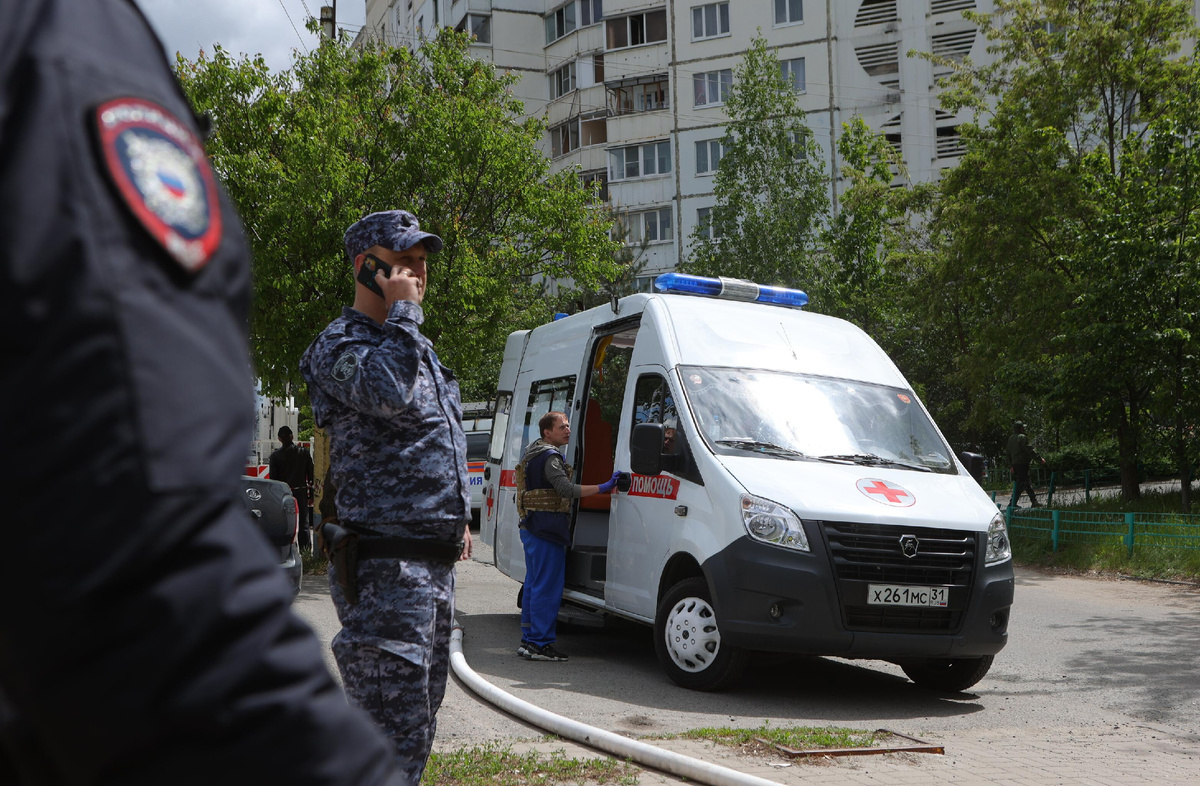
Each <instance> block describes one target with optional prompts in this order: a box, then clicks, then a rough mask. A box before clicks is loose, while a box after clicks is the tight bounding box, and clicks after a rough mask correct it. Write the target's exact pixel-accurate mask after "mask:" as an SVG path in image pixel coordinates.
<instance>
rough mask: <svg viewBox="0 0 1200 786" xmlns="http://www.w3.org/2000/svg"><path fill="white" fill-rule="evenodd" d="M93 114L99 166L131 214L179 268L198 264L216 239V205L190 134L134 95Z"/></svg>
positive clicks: (211, 182)
mask: <svg viewBox="0 0 1200 786" xmlns="http://www.w3.org/2000/svg"><path fill="white" fill-rule="evenodd" d="M95 122H96V129H97V132H98V136H99V142H100V150H101V153H102V158H103V161H104V164H105V170H106V171H107V172H108V175H109V177H110V178H111V179H112V181H113V184H114V185H115V186H116V187H117V191H118V193H120V195H121V197H122V198H123V199H124V200H125V203H126V204H127V205H128V206H129V209H130V210H131V211H132V212H133V215H134V216H135V217H136V218H137V219H138V221H139V222H140V223H141V224H142V226H144V227H145V228H146V230H147V231H148V232H149V233H150V234H151V236H153V237H154V239H155V240H157V241H158V243H159V244H160V245H161V246H162V247H163V248H164V249H166V251H167V253H169V254H170V255H171V257H172V258H173V259H174V260H175V261H176V262H178V263H179V264H180V265H181V266H182V267H183V268H184V269H185V270H187V271H188V272H192V273H194V272H196V271H197V270H199V269H200V268H202V267H204V265H206V264H207V263H208V261H209V259H211V258H212V255H213V253H214V252H215V251H216V250H217V246H218V245H220V242H221V209H220V199H219V197H218V192H217V183H216V179H215V178H214V177H213V172H212V167H211V166H210V165H209V163H208V158H207V157H206V156H205V155H204V148H203V147H202V146H201V145H200V141H199V140H198V139H197V138H196V136H195V134H193V133H192V131H191V129H189V128H188V127H187V126H186V125H184V124H183V123H182V122H180V121H179V120H178V118H176V117H175V116H174V115H172V114H171V113H170V112H168V111H167V110H166V109H164V108H163V107H161V106H159V105H157V104H155V103H152V102H150V101H146V100H145V99H141V98H117V99H113V100H112V101H107V102H105V103H103V104H101V105H100V106H98V107H97V108H96V110H95Z"/></svg>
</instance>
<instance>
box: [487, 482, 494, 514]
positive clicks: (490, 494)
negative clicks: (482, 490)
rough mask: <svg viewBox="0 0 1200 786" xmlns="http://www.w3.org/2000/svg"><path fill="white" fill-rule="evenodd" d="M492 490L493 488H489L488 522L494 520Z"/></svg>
mask: <svg viewBox="0 0 1200 786" xmlns="http://www.w3.org/2000/svg"><path fill="white" fill-rule="evenodd" d="M492 488H493V487H492V486H488V492H487V509H488V511H487V517H488V521H491V520H492Z"/></svg>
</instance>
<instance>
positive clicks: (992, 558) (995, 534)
mask: <svg viewBox="0 0 1200 786" xmlns="http://www.w3.org/2000/svg"><path fill="white" fill-rule="evenodd" d="M1011 557H1012V544H1011V543H1009V542H1008V527H1007V526H1006V525H1005V523H1004V514H1003V513H997V514H996V517H995V518H994V519H992V523H991V525H989V526H988V541H987V556H986V557H985V558H984V561H985V562H986V563H987V564H988V565H995V564H996V563H997V562H1004V560H1006V559H1009V558H1011Z"/></svg>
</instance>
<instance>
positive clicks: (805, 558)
mask: <svg viewBox="0 0 1200 786" xmlns="http://www.w3.org/2000/svg"><path fill="white" fill-rule="evenodd" d="M966 537H967V538H968V539H970V538H975V537H976V536H975V535H974V534H972V533H967V534H966ZM809 540H810V543H811V545H812V547H813V551H812V552H811V553H805V552H797V551H793V550H789V549H784V548H780V547H776V546H770V545H767V544H764V543H759V542H757V541H753V540H751V539H750V538H748V537H745V538H741V539H739V540H737V541H735V542H734V543H732V544H731V545H730V546H729V547H728V548H726V549H725V550H723V551H722V552H720V553H718V554H716V555H714V556H713V557H712V558H711V559H709V560H708V561H706V562H705V563H704V566H703V567H704V571H705V575H706V576H707V578H708V580H709V585H710V587H711V588H712V590H713V593H714V597H713V605H714V608H715V611H716V615H717V625H718V628H719V630H720V632H721V638H722V641H726V642H728V643H730V644H733V645H735V646H738V647H743V648H746V649H753V650H764V651H770V652H788V653H796V654H806V655H835V656H840V657H846V658H877V659H880V660H902V659H905V658H914V657H978V656H983V655H992V654H995V653H997V652H999V651H1000V650H1001V649H1003V648H1004V645H1005V644H1006V643H1007V641H1008V613H1009V608H1010V607H1011V605H1012V600H1013V583H1014V582H1013V569H1012V562H1011V560H1009V561H1006V562H1003V563H1000V564H998V565H994V566H990V567H988V566H984V564H983V559H982V556H981V555H982V547H983V540H982V537H979V538H977V545H978V548H976V549H974V550H973V554H972V555H971V556H970V558H969V559H970V561H971V562H972V564H971V565H970V570H968V571H963V570H962V569H961V567H960V569H959V570H957V571H952V572H945V571H943V572H942V573H939V572H938V571H933V572H927V573H921V572H920V571H916V572H914V571H913V570H912V569H911V566H904V567H907V568H909V570H908V571H907V572H902V571H898V570H894V571H890V572H889V570H888V569H887V568H886V567H880V566H875V565H872V566H871V567H870V570H868V571H865V572H864V571H863V570H853V569H850V568H848V566H847V565H846V560H845V559H844V555H841V554H838V553H837V552H836V548H834V549H831V548H830V547H829V546H828V545H827V543H826V542H825V541H824V540H823V539H821V538H813V537H812V536H811V535H810V538H809ZM831 551H833V552H834V554H835V557H836V558H835V559H831V557H830V552H831ZM850 567H851V568H852V567H853V566H850ZM898 567H899V566H898ZM914 577H916V578H917V580H916V581H914V580H913V579H914ZM900 579H907V580H900ZM885 585H890V586H897V585H901V586H921V585H924V586H943V587H946V588H947V590H948V593H947V594H948V602H947V605H946V607H916V606H880V605H872V604H871V603H870V602H869V600H868V598H869V595H868V589H869V588H870V587H872V586H874V587H876V588H878V587H880V586H885Z"/></svg>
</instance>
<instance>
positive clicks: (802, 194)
mask: <svg viewBox="0 0 1200 786" xmlns="http://www.w3.org/2000/svg"><path fill="white" fill-rule="evenodd" d="M725 111H726V113H727V114H728V116H729V122H728V124H727V125H726V127H725V136H724V137H723V138H722V140H721V145H722V155H721V161H720V163H719V164H718V166H717V172H716V176H715V178H714V181H713V192H714V195H715V196H716V206H715V207H713V210H712V214H711V216H710V221H709V225H710V226H709V227H698V228H697V229H696V231H695V232H694V233H693V235H692V237H691V243H692V258H691V260H689V261H688V262H687V263H685V264H684V265H682V266H681V269H684V270H687V271H689V272H694V273H699V274H703V275H721V276H731V277H735V278H745V279H749V280H751V281H757V282H760V283H764V284H766V283H769V284H780V285H784V286H798V287H801V288H803V287H805V286H808V285H809V284H810V282H811V281H812V279H813V275H814V273H815V271H816V267H817V266H816V264H815V262H814V258H813V246H814V240H815V238H816V233H817V231H818V229H819V228H820V226H821V222H822V221H823V220H824V219H825V217H826V213H827V210H828V199H827V197H826V188H827V179H826V176H825V173H824V170H823V168H822V166H821V164H820V163H819V162H820V155H819V148H818V146H817V144H816V142H815V140H814V139H813V134H812V130H811V129H810V128H809V127H808V125H807V124H806V123H805V121H804V117H805V115H804V110H802V109H801V108H800V106H799V104H798V102H797V100H796V93H795V92H794V91H793V90H792V87H791V85H790V84H789V82H788V81H787V80H786V79H785V78H784V76H783V74H782V72H781V70H780V65H779V61H778V59H777V58H776V57H775V55H774V54H773V53H772V52H771V50H769V49H768V48H767V43H766V40H765V39H764V38H763V37H762V36H761V34H760V35H758V36H756V37H755V38H754V41H753V42H752V43H751V45H750V48H749V49H748V50H747V52H746V55H745V57H744V58H743V60H742V62H741V64H740V65H739V66H738V67H737V69H735V72H734V79H733V85H732V87H731V88H730V91H729V95H728V96H727V97H726V99H725ZM709 228H711V231H708V229H709Z"/></svg>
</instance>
